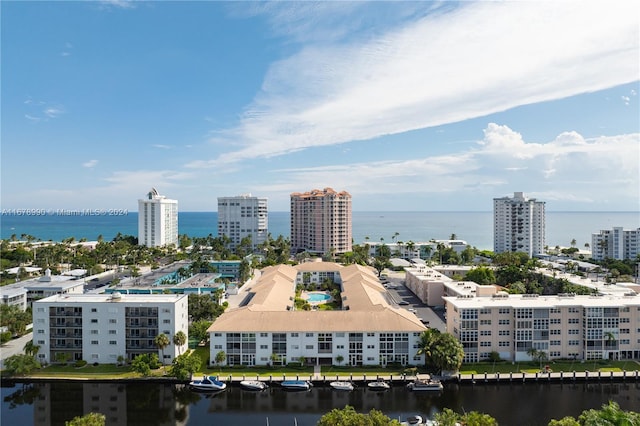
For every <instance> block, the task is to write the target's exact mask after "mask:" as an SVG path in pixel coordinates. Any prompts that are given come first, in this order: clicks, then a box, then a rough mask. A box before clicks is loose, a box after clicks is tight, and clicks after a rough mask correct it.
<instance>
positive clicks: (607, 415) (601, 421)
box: [578, 401, 640, 426]
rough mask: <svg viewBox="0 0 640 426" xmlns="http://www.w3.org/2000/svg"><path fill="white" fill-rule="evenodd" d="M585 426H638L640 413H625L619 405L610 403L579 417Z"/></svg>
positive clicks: (579, 420)
mask: <svg viewBox="0 0 640 426" xmlns="http://www.w3.org/2000/svg"><path fill="white" fill-rule="evenodd" d="M578 422H579V423H580V424H581V425H583V426H609V425H611V426H638V425H640V413H636V412H633V411H623V410H622V409H621V408H620V406H619V405H618V403H616V402H615V401H609V403H608V404H604V405H603V406H602V408H601V409H600V410H594V409H591V410H585V411H583V412H582V414H580V416H579V417H578Z"/></svg>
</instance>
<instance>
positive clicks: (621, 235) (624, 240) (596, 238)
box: [591, 226, 640, 260]
mask: <svg viewBox="0 0 640 426" xmlns="http://www.w3.org/2000/svg"><path fill="white" fill-rule="evenodd" d="M591 253H592V255H591V257H593V259H594V260H604V259H606V258H611V259H618V260H624V259H635V258H636V257H637V256H638V254H640V228H637V229H622V227H620V226H616V227H614V228H613V229H603V230H601V231H600V232H598V233H594V234H591Z"/></svg>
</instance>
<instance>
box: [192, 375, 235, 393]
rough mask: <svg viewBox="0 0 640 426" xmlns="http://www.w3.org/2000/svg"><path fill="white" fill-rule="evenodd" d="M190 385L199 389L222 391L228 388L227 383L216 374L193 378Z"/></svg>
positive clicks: (194, 388)
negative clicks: (215, 375)
mask: <svg viewBox="0 0 640 426" xmlns="http://www.w3.org/2000/svg"><path fill="white" fill-rule="evenodd" d="M189 387H190V388H191V389H193V390H198V391H221V390H225V389H226V388H227V385H226V383H224V382H221V381H220V380H218V378H217V377H214V376H203V377H202V379H192V380H191V381H190V382H189Z"/></svg>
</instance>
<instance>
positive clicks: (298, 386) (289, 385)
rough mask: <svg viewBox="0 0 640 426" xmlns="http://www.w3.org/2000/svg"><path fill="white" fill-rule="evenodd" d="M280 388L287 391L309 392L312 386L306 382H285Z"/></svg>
mask: <svg viewBox="0 0 640 426" xmlns="http://www.w3.org/2000/svg"><path fill="white" fill-rule="evenodd" d="M280 386H282V387H283V388H284V389H287V390H309V389H311V387H312V386H313V384H312V383H311V382H310V381H308V380H285V381H283V382H281V383H280Z"/></svg>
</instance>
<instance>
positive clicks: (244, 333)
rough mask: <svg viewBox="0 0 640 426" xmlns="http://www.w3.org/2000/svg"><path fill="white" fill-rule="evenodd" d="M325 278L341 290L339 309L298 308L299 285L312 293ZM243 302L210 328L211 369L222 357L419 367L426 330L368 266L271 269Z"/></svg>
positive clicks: (230, 360)
mask: <svg viewBox="0 0 640 426" xmlns="http://www.w3.org/2000/svg"><path fill="white" fill-rule="evenodd" d="M325 278H330V279H332V280H333V281H334V283H336V284H338V285H339V286H340V289H341V294H340V297H341V299H342V309H341V310H333V311H331V310H321V309H311V310H298V309H296V308H295V304H294V299H295V291H296V285H297V284H302V283H305V284H307V285H310V286H311V287H314V286H313V284H319V283H322V281H323V280H324V279H325ZM248 299H249V302H248V303H247V304H246V305H244V306H240V307H238V308H234V309H230V310H229V311H227V312H225V313H223V314H222V315H221V316H220V317H219V318H218V319H217V320H216V321H215V322H214V323H213V324H212V325H211V327H210V328H209V334H210V336H211V338H210V340H211V349H210V351H211V352H210V363H211V364H214V363H215V359H216V355H217V354H219V353H221V352H224V354H225V356H226V357H225V359H224V361H223V362H222V364H226V365H240V364H242V365H268V364H286V363H289V362H300V361H301V360H302V361H303V362H304V363H305V364H313V365H331V364H344V365H386V364H388V363H391V362H393V363H399V364H402V365H408V364H411V365H418V364H421V363H423V362H424V357H423V356H417V355H416V353H417V351H418V342H419V339H420V335H421V334H422V332H423V331H425V330H426V327H425V326H424V325H423V324H422V323H421V322H420V320H419V319H418V317H417V316H416V315H414V314H413V313H411V312H409V311H407V310H405V309H401V308H400V307H399V306H397V305H395V304H394V303H393V301H392V300H391V299H390V297H389V293H388V292H387V291H386V290H385V288H384V287H383V286H382V284H381V283H380V282H379V281H378V278H377V276H376V272H375V271H374V270H373V269H371V268H366V267H363V266H360V265H349V266H341V265H338V264H336V263H329V262H312V263H304V264H301V265H298V266H290V265H277V266H272V267H268V268H265V269H264V270H263V271H262V275H261V277H260V280H259V281H258V282H257V283H256V284H254V285H253V287H252V288H251V289H250V293H249V295H248Z"/></svg>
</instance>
